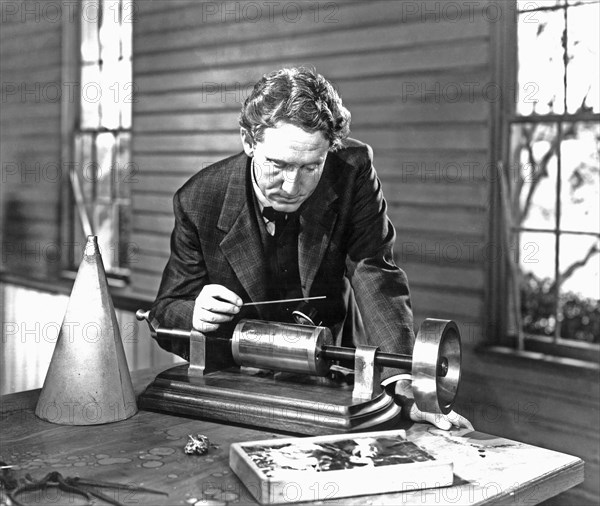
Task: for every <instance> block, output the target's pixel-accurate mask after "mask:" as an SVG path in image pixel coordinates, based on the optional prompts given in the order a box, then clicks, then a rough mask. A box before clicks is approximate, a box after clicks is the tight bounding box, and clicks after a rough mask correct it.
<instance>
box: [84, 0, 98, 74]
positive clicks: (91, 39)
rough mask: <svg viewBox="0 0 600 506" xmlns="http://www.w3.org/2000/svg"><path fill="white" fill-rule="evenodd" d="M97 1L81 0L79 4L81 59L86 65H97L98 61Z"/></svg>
mask: <svg viewBox="0 0 600 506" xmlns="http://www.w3.org/2000/svg"><path fill="white" fill-rule="evenodd" d="M99 9H100V6H99V4H98V0H83V1H82V3H81V59H82V61H83V62H87V63H97V62H98V60H99V59H100V46H99V41H98V17H99V16H100V12H99Z"/></svg>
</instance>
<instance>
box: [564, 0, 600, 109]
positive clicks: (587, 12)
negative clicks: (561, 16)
mask: <svg viewBox="0 0 600 506" xmlns="http://www.w3.org/2000/svg"><path fill="white" fill-rule="evenodd" d="M599 7H600V6H599V4H598V3H596V4H586V5H579V6H575V7H571V8H570V9H569V12H568V21H567V23H568V29H567V40H568V43H567V48H568V55H569V63H568V65H567V110H568V112H571V113H574V112H577V111H578V110H591V111H593V112H600V107H599V105H598V103H599V101H600V87H599V86H598V82H599V80H600V76H599V71H598V47H600V37H599V35H598V32H599V30H598V20H599V19H600V8H599Z"/></svg>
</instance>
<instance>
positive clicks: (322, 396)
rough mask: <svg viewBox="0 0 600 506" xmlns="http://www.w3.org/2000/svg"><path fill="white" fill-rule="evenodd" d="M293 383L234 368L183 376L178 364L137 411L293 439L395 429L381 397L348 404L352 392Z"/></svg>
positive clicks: (393, 414)
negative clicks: (256, 429) (231, 425)
mask: <svg viewBox="0 0 600 506" xmlns="http://www.w3.org/2000/svg"><path fill="white" fill-rule="evenodd" d="M298 378H299V377H298V376H293V377H291V375H282V374H279V375H277V376H276V377H275V378H274V377H273V376H269V377H265V376H264V375H263V376H261V375H258V374H254V375H253V374H247V373H246V372H245V371H244V372H242V371H240V370H239V369H238V368H231V369H225V370H222V371H216V372H212V373H209V374H206V375H204V376H202V377H189V376H188V366H187V365H180V366H177V367H173V368H171V369H168V370H166V371H164V372H162V373H161V374H159V375H158V376H157V377H156V379H155V380H154V382H153V383H152V384H151V385H150V386H149V387H148V388H147V389H146V391H145V392H144V393H142V394H141V395H140V397H139V399H138V407H139V408H141V409H148V410H152V411H162V412H167V413H173V414H177V415H189V416H193V417H197V418H203V419H211V420H219V421H223V422H228V423H235V424H243V425H251V426H253V427H263V428H269V429H275V430H279V431H284V432H289V433H294V434H309V435H321V434H331V433H342V432H358V431H365V430H382V429H388V428H392V427H393V428H399V426H398V424H399V419H400V407H399V406H397V405H396V403H395V402H394V400H393V399H392V397H391V396H389V395H388V394H386V393H385V392H383V393H381V394H380V395H378V396H377V397H375V398H374V399H371V400H369V401H362V402H353V400H352V387H349V386H347V385H339V384H336V383H333V382H329V383H326V382H325V381H324V379H323V378H315V379H314V380H313V384H306V383H307V380H306V378H304V380H303V381H302V380H300V381H298ZM315 382H316V384H315ZM303 383H304V384H303Z"/></svg>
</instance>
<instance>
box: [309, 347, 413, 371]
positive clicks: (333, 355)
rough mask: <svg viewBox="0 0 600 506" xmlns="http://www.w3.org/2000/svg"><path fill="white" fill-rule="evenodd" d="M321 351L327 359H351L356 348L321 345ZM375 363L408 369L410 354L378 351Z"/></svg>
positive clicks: (410, 359) (410, 363)
mask: <svg viewBox="0 0 600 506" xmlns="http://www.w3.org/2000/svg"><path fill="white" fill-rule="evenodd" d="M321 353H323V355H324V356H325V358H327V359H328V360H346V361H353V360H354V355H355V353H356V350H355V349H354V348H344V347H341V346H323V349H322V350H321ZM375 363H376V364H377V365H381V366H383V367H393V368H395V369H406V370H408V371H410V369H411V367H412V356H410V355H400V354H398V353H384V352H382V351H378V352H377V353H376V354H375Z"/></svg>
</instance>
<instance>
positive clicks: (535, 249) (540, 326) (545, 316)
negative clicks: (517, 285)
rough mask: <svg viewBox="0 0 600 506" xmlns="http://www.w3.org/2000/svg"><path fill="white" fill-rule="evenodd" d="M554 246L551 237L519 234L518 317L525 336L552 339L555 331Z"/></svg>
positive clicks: (538, 234) (554, 243)
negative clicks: (519, 296)
mask: <svg viewBox="0 0 600 506" xmlns="http://www.w3.org/2000/svg"><path fill="white" fill-rule="evenodd" d="M555 245H556V236H555V235H554V234H549V233H528V232H522V233H521V237H520V250H519V255H520V262H519V263H520V266H521V272H522V279H521V318H522V325H523V330H524V331H525V332H527V333H532V334H543V335H548V336H551V335H553V334H554V331H555V329H556V292H555V285H554V259H555Z"/></svg>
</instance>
